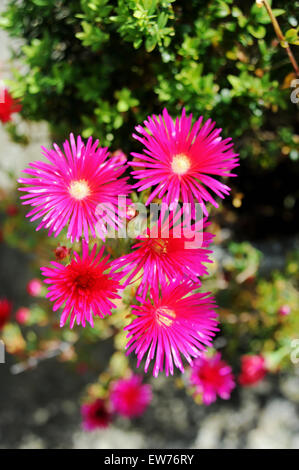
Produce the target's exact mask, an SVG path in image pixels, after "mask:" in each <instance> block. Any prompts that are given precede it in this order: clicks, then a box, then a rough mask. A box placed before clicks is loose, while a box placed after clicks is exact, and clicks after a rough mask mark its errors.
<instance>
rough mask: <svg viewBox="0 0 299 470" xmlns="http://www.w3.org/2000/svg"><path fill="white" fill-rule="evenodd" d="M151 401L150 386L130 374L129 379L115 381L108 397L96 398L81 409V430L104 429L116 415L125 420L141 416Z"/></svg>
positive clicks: (138, 377)
mask: <svg viewBox="0 0 299 470" xmlns="http://www.w3.org/2000/svg"><path fill="white" fill-rule="evenodd" d="M151 400H152V390H151V386H150V385H148V384H143V383H142V378H141V377H140V376H138V375H134V374H132V375H131V376H130V377H129V378H123V379H119V380H116V381H115V382H113V383H112V385H111V386H110V390H109V397H108V398H107V399H106V400H104V399H101V398H97V399H96V400H94V401H92V402H90V403H84V404H83V405H82V407H81V414H82V422H83V428H84V429H85V430H86V431H93V430H94V429H99V428H106V427H108V426H109V424H110V423H111V422H112V420H113V418H114V417H115V416H116V415H117V414H118V415H120V416H123V417H125V418H133V417H137V416H141V415H142V414H143V413H144V412H145V410H146V409H147V407H148V405H149V404H150V402H151Z"/></svg>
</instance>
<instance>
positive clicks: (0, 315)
mask: <svg viewBox="0 0 299 470" xmlns="http://www.w3.org/2000/svg"><path fill="white" fill-rule="evenodd" d="M11 310H12V303H11V302H10V301H9V300H7V299H5V298H3V299H0V330H1V329H2V328H3V326H4V325H5V323H6V322H7V321H8V319H9V317H10V314H11Z"/></svg>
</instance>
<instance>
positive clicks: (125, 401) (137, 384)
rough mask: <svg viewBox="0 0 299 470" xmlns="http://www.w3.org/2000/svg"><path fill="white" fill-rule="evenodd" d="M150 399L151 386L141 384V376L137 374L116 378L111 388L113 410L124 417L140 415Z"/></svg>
mask: <svg viewBox="0 0 299 470" xmlns="http://www.w3.org/2000/svg"><path fill="white" fill-rule="evenodd" d="M151 399H152V389H151V386H150V385H147V384H142V377H140V376H138V375H131V377H129V378H128V379H120V380H117V381H116V382H115V383H114V384H113V385H112V388H111V394H110V400H111V403H112V406H113V410H114V411H115V412H116V413H119V414H120V415H122V416H125V417H126V418H131V417H133V416H140V415H142V414H143V413H144V411H145V410H146V408H147V407H148V405H149V403H150V402H151Z"/></svg>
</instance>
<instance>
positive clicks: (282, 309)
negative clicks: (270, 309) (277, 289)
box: [278, 305, 291, 317]
mask: <svg viewBox="0 0 299 470" xmlns="http://www.w3.org/2000/svg"><path fill="white" fill-rule="evenodd" d="M278 313H279V315H281V316H283V317H284V316H286V315H290V313H291V307H290V306H289V305H282V306H281V307H280V308H279V310H278Z"/></svg>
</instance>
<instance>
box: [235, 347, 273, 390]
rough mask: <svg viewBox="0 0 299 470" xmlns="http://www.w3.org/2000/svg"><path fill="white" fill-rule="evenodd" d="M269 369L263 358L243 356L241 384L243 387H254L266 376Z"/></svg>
mask: <svg viewBox="0 0 299 470" xmlns="http://www.w3.org/2000/svg"><path fill="white" fill-rule="evenodd" d="M266 373H267V369H266V365H265V359H264V358H263V356H259V355H256V356H243V357H242V358H241V374H240V375H239V383H240V384H241V385H243V386H248V385H254V384H256V383H258V382H260V381H261V380H262V379H263V378H264V377H265V375H266Z"/></svg>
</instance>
